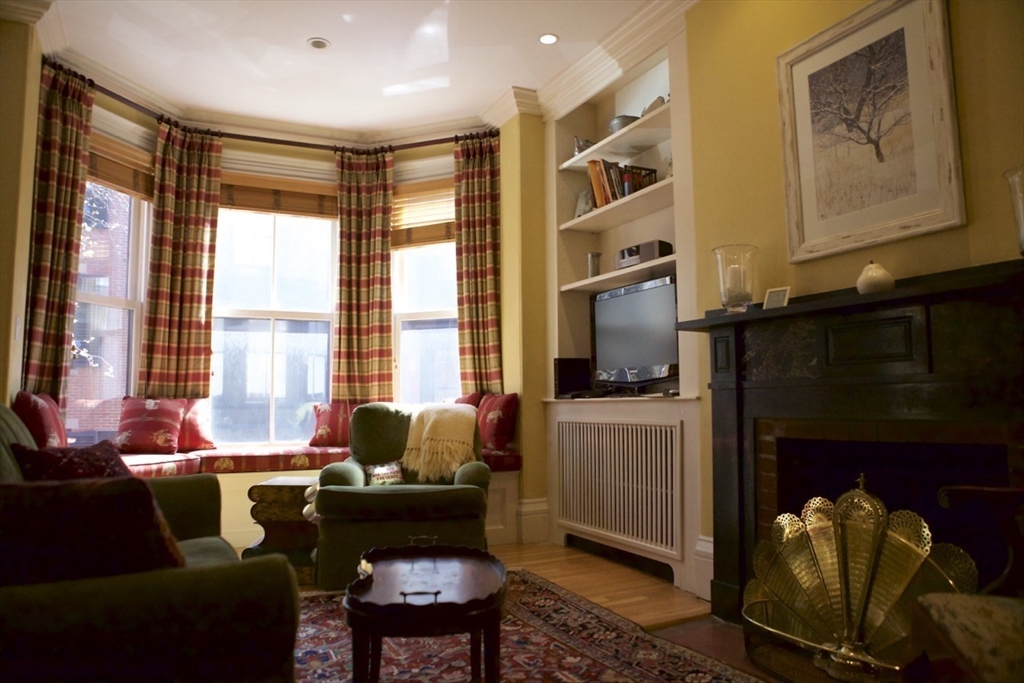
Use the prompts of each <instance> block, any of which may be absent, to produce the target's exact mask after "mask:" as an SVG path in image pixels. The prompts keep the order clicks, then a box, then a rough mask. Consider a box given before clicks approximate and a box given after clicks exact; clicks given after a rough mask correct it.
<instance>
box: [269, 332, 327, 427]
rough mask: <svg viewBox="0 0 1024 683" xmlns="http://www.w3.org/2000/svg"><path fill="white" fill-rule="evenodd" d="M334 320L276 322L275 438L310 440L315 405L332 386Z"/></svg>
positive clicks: (323, 401) (322, 400) (325, 399)
mask: <svg viewBox="0 0 1024 683" xmlns="http://www.w3.org/2000/svg"><path fill="white" fill-rule="evenodd" d="M330 334H331V326H330V323H328V322H325V321H304V320H278V321H276V322H275V324H274V440H275V441H309V439H310V438H311V437H312V436H313V426H314V423H315V422H316V419H315V418H314V416H313V404H315V403H326V402H327V392H328V389H329V388H330V375H329V370H330V359H329V357H328V354H329V348H330Z"/></svg>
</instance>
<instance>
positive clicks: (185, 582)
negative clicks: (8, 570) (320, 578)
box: [0, 405, 299, 681]
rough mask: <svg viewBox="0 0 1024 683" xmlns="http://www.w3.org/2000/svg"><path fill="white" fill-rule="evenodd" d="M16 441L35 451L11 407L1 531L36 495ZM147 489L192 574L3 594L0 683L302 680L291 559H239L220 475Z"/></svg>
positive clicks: (0, 453)
mask: <svg viewBox="0 0 1024 683" xmlns="http://www.w3.org/2000/svg"><path fill="white" fill-rule="evenodd" d="M13 443H19V444H21V445H23V446H26V447H29V448H34V443H33V440H32V437H31V435H30V434H29V433H28V430H27V428H26V427H25V425H24V424H23V423H22V422H21V421H20V420H19V419H18V418H17V416H16V415H15V414H14V413H13V411H11V410H10V408H8V407H7V406H5V405H0V483H2V484H4V485H5V486H4V487H3V488H4V490H7V491H10V492H11V493H9V494H8V500H7V501H0V503H4V505H3V515H2V517H0V534H2V533H3V529H5V528H7V529H11V528H12V526H11V525H18V524H20V523H21V524H24V520H23V518H24V515H19V514H18V509H17V508H14V509H12V505H10V504H8V503H10V501H11V500H13V499H14V498H15V497H16V496H15V495H13V493H14V492H17V493H18V497H21V496H22V495H23V494H24V493H25V492H31V491H32V489H31V486H32V484H24V483H23V478H22V476H21V471H20V469H19V468H18V464H17V461H16V460H15V458H14V455H13V452H12V449H11V444H13ZM128 483H132V482H128ZM12 484H13V485H15V487H14V488H11V487H9V486H8V485H12ZM56 485H57V486H60V484H56ZM146 485H148V486H149V488H150V490H151V491H152V495H153V498H154V499H155V501H156V502H157V504H158V506H159V508H160V510H161V511H162V513H163V515H164V518H165V519H166V520H167V525H168V526H169V527H170V531H171V532H172V534H173V535H174V537H175V539H176V541H177V544H178V548H179V549H180V551H181V554H182V555H183V556H184V561H185V566H184V567H175V568H168V569H157V570H152V571H146V572H139V573H131V574H120V575H116V576H101V577H98V578H87V579H76V580H66V581H55V582H50V583H34V584H27V585H4V586H0V680H2V681H22V680H36V681H58V680H59V681H77V680H89V681H154V680H194V681H216V680H225V681H227V680H230V681H292V680H294V679H295V672H294V666H295V651H294V649H295V636H296V632H297V629H298V621H299V602H298V586H297V584H296V579H295V573H294V570H293V569H292V567H291V565H290V564H289V563H288V561H287V559H286V558H285V557H284V556H283V555H269V556H265V557H260V558H256V559H252V560H245V561H241V560H239V559H238V556H237V554H236V553H235V551H234V549H232V548H231V547H230V546H229V545H228V544H227V542H225V541H224V540H223V539H222V538H221V537H220V487H219V484H218V482H217V479H216V477H215V476H214V475H212V474H195V475H185V476H180V477H169V478H158V479H150V480H146ZM21 487H24V488H21ZM6 561H7V560H5V558H3V557H0V563H2V562H6Z"/></svg>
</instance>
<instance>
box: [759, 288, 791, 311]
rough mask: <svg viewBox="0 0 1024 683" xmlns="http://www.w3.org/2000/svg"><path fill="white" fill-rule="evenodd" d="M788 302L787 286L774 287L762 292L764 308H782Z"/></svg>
mask: <svg viewBox="0 0 1024 683" xmlns="http://www.w3.org/2000/svg"><path fill="white" fill-rule="evenodd" d="M788 303H789V287H776V288H775V289H769V290H768V291H766V292H765V293H764V308H765V309H766V310H767V309H769V308H782V307H783V306H785V305H786V304H788Z"/></svg>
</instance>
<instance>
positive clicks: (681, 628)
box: [489, 543, 778, 683]
mask: <svg viewBox="0 0 1024 683" xmlns="http://www.w3.org/2000/svg"><path fill="white" fill-rule="evenodd" d="M489 550H490V552H491V554H493V555H494V556H495V557H497V558H498V559H500V560H501V561H502V563H504V565H505V566H506V567H508V568H521V569H526V570H527V571H530V572H533V573H534V574H536V575H538V576H541V577H543V578H545V579H547V580H548V581H551V582H552V583H554V584H557V585H559V586H561V587H562V588H565V589H567V590H570V591H572V592H573V593H576V594H577V595H581V596H583V597H585V598H586V599H588V600H590V601H591V602H594V603H596V604H598V605H600V606H602V607H604V608H605V609H607V610H609V611H611V612H614V613H615V614H618V615H619V616H622V617H625V618H626V619H629V620H630V621H633V622H635V623H637V624H639V625H640V626H641V627H643V628H644V629H645V630H647V631H648V632H650V633H652V634H653V635H656V636H658V637H660V638H664V639H665V640H668V641H671V642H673V643H677V644H679V645H682V646H684V647H687V648H689V649H691V650H694V651H695V652H699V653H701V654H703V655H706V656H708V657H711V658H713V659H717V660H718V661H720V662H724V663H726V664H728V665H729V666H731V667H733V668H735V669H739V670H740V671H742V672H744V673H746V674H749V675H751V676H753V677H755V678H759V679H760V680H762V681H765V682H766V683H777V681H778V679H776V678H774V677H772V676H771V675H769V674H768V673H766V672H765V671H764V670H762V669H759V668H758V667H757V666H755V665H754V663H753V662H751V661H750V660H749V659H747V655H746V651H745V649H744V645H743V630H742V629H741V628H740V627H739V626H738V625H736V624H730V623H727V622H724V621H722V620H721V619H718V618H716V617H713V616H711V603H709V602H707V601H705V600H701V599H700V598H698V597H697V596H695V595H693V594H691V593H687V592H686V591H683V590H679V589H678V588H676V587H675V586H673V585H672V583H671V582H669V581H666V580H664V579H659V578H657V577H654V576H651V575H650V574H646V573H644V572H641V571H638V570H636V569H633V568H631V567H628V566H626V565H623V564H619V563H617V562H612V561H611V560H606V559H604V558H602V557H598V556H596V555H591V554H590V553H586V552H583V551H582V550H577V549H574V548H567V547H562V546H559V545H555V544H554V543H530V544H526V545H518V544H511V545H498V546H491V548H489Z"/></svg>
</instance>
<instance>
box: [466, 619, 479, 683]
mask: <svg viewBox="0 0 1024 683" xmlns="http://www.w3.org/2000/svg"><path fill="white" fill-rule="evenodd" d="M469 662H470V676H471V678H472V680H473V683H479V681H480V629H478V628H474V629H472V630H471V631H470V632H469Z"/></svg>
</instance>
